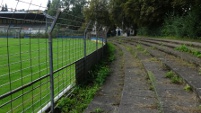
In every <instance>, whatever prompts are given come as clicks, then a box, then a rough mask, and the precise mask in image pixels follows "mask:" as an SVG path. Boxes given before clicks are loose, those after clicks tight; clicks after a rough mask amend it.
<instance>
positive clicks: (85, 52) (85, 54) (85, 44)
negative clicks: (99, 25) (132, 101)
mask: <svg viewBox="0 0 201 113" xmlns="http://www.w3.org/2000/svg"><path fill="white" fill-rule="evenodd" d="M90 24H91V21H89V23H88V25H87V27H86V29H85V31H84V58H86V56H87V43H86V39H87V36H86V35H87V30H88V28H89V25H90Z"/></svg>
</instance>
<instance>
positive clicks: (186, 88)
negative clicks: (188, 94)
mask: <svg viewBox="0 0 201 113" xmlns="http://www.w3.org/2000/svg"><path fill="white" fill-rule="evenodd" d="M184 90H185V91H193V88H192V87H191V86H190V85H188V84H186V85H185V86H184Z"/></svg>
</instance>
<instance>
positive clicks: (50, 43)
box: [48, 10, 61, 113]
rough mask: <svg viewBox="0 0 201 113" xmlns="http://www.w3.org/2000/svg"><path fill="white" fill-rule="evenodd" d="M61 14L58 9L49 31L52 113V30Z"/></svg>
mask: <svg viewBox="0 0 201 113" xmlns="http://www.w3.org/2000/svg"><path fill="white" fill-rule="evenodd" d="M60 14H61V11H60V10H58V11H57V14H56V17H55V18H54V21H53V23H52V25H51V27H50V31H49V32H48V35H49V39H48V43H49V65H50V98H51V113H54V75H53V71H54V70H53V49H52V31H53V30H54V27H55V25H56V22H57V20H58V18H59V16H60Z"/></svg>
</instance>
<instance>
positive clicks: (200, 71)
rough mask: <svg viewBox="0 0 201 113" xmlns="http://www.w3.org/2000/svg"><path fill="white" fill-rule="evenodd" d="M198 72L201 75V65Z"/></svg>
mask: <svg viewBox="0 0 201 113" xmlns="http://www.w3.org/2000/svg"><path fill="white" fill-rule="evenodd" d="M198 74H199V75H201V67H200V68H199V69H198Z"/></svg>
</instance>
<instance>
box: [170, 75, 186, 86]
mask: <svg viewBox="0 0 201 113" xmlns="http://www.w3.org/2000/svg"><path fill="white" fill-rule="evenodd" d="M171 82H172V83H174V84H182V83H183V80H182V78H181V77H179V76H174V77H172V78H171Z"/></svg>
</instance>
